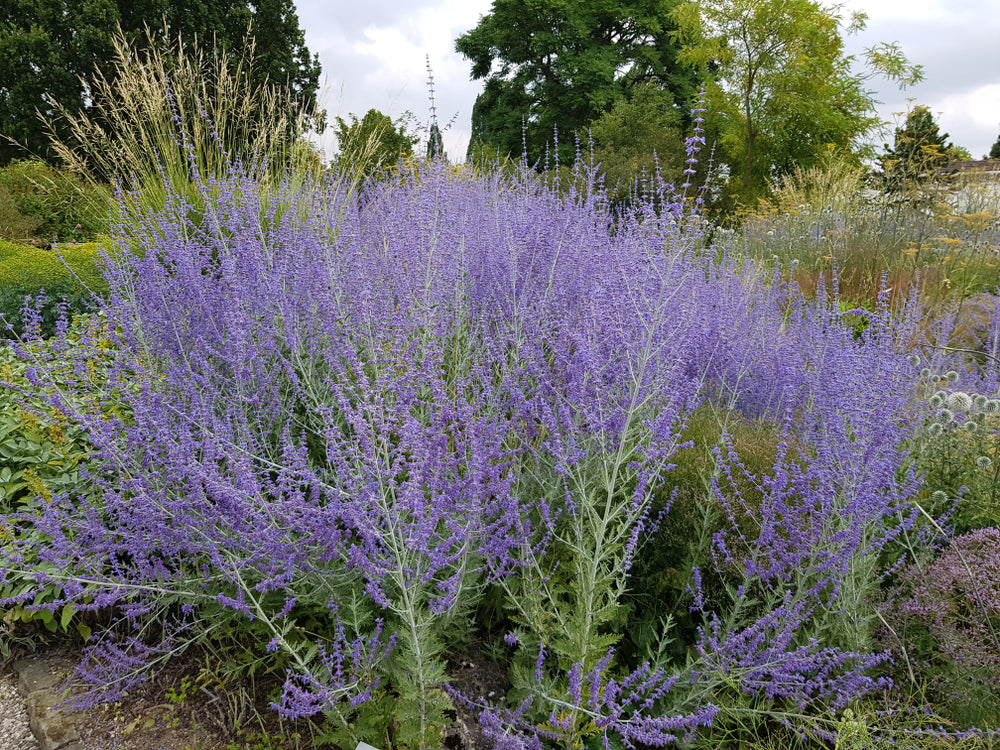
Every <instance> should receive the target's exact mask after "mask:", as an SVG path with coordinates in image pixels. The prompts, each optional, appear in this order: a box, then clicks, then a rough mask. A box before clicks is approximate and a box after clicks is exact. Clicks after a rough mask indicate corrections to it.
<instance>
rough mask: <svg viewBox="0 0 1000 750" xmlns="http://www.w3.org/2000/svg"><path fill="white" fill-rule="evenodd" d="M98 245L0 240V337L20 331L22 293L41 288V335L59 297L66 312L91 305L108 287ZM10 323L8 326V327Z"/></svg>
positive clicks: (56, 310)
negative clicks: (35, 244)
mask: <svg viewBox="0 0 1000 750" xmlns="http://www.w3.org/2000/svg"><path fill="white" fill-rule="evenodd" d="M101 247H102V246H101V244H99V243H96V242H88V243H86V244H83V245H60V246H58V247H57V248H54V249H52V250H43V249H41V248H37V247H32V246H31V245H18V244H15V243H13V242H6V241H4V240H0V316H2V317H3V332H2V334H0V335H2V336H5V337H10V336H12V335H13V334H18V335H20V334H21V333H23V328H24V319H23V312H22V307H23V306H24V300H25V297H26V296H31V297H37V296H38V295H39V294H40V293H42V292H43V291H44V294H45V298H46V301H45V303H44V304H43V305H42V307H41V313H42V335H44V336H48V335H51V334H52V332H53V331H54V329H55V322H56V320H57V319H58V317H59V308H58V305H59V303H60V302H61V301H62V300H63V299H64V298H65V300H66V304H67V312H68V313H70V314H73V313H78V312H84V311H86V310H89V309H92V308H93V307H94V306H95V305H96V304H98V303H99V297H100V295H103V294H105V293H106V292H107V289H108V286H107V283H106V282H105V280H104V277H103V276H102V275H101V272H100V256H101ZM8 326H13V329H10V328H8Z"/></svg>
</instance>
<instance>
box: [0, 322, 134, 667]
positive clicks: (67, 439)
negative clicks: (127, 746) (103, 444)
mask: <svg viewBox="0 0 1000 750" xmlns="http://www.w3.org/2000/svg"><path fill="white" fill-rule="evenodd" d="M112 359H113V357H112V352H111V350H110V348H109V342H108V338H107V328H106V320H105V319H104V318H103V317H102V316H100V315H95V316H92V317H91V316H79V317H78V318H77V319H76V320H75V321H74V322H73V324H72V325H71V326H69V327H68V328H66V329H65V330H64V335H63V336H62V337H60V338H54V339H51V340H48V341H45V340H35V341H31V342H28V343H24V344H20V345H18V344H14V345H11V344H8V345H6V346H0V381H2V387H0V467H2V468H0V511H2V513H3V515H4V516H5V517H6V519H7V520H6V521H3V522H0V543H2V544H11V543H23V544H24V545H25V549H27V550H28V554H27V555H26V557H25V559H23V560H21V561H19V563H18V570H17V571H8V572H7V576H6V580H5V585H4V586H3V587H2V589H0V597H2V598H3V599H6V600H9V601H12V603H11V604H9V605H7V606H5V607H3V608H0V620H2V624H0V631H2V630H6V632H5V633H4V638H3V639H0V650H2V651H3V653H4V655H5V656H9V653H6V651H7V646H8V645H9V642H10V639H14V640H16V639H18V638H24V637H27V636H26V635H25V634H24V633H23V632H21V631H25V630H26V629H25V626H26V625H29V626H30V625H39V624H40V625H42V626H44V628H45V629H46V631H48V632H53V633H54V632H57V631H59V630H62V631H64V632H65V631H67V630H70V631H71V632H72V631H75V632H78V633H79V634H80V635H81V636H82V637H84V638H86V637H88V636H89V634H90V632H91V630H90V626H89V625H88V624H87V623H86V622H85V621H83V620H81V619H80V618H79V617H76V616H75V614H76V607H75V606H73V604H72V603H65V605H64V606H58V605H54V604H53V605H52V606H50V607H49V608H45V607H38V606H36V605H39V604H42V603H46V604H52V603H55V602H58V600H59V598H60V594H61V586H60V585H59V584H58V583H56V582H51V581H50V582H48V583H46V584H44V585H43V586H42V587H41V590H39V586H38V583H37V581H36V580H35V577H34V576H33V575H32V572H31V571H30V570H29V569H28V568H30V566H31V565H33V564H35V563H37V562H38V556H37V550H39V549H40V548H41V547H42V546H43V545H45V544H48V543H50V542H51V537H50V536H49V535H48V534H47V533H46V532H45V531H44V530H43V529H41V528H39V527H36V526H34V525H32V524H26V523H24V522H23V521H18V520H14V519H19V518H23V517H24V516H28V517H31V516H34V515H38V514H40V513H41V512H42V508H44V507H45V506H46V505H47V504H51V503H53V502H56V501H58V499H59V498H60V497H64V496H67V495H70V496H80V495H84V494H85V493H86V492H87V488H88V486H89V477H90V476H91V475H92V474H93V473H95V472H97V471H99V464H98V463H97V462H95V461H94V460H93V458H94V457H93V453H94V449H93V446H92V445H91V444H90V442H89V441H88V439H87V436H86V432H85V430H84V428H83V426H82V425H81V424H80V423H79V422H78V421H77V420H76V419H75V418H74V415H75V414H76V413H79V412H83V413H92V412H93V411H94V410H95V409H96V410H98V411H99V413H104V414H105V416H109V417H110V416H115V417H119V418H120V417H123V416H124V414H125V412H124V411H123V408H122V404H121V403H120V402H117V403H116V400H115V399H114V398H113V397H112V394H111V393H110V392H109V391H108V389H107V380H108V369H109V366H110V364H111V362H112ZM39 372H42V373H44V376H45V382H42V381H41V380H40V379H39V375H38V373H39ZM56 397H57V398H58V400H59V401H60V402H61V405H60V406H56V405H55V403H54V401H55V398H56ZM102 408H103V409H106V410H107V411H106V412H100V410H101V409H102ZM71 626H72V627H71ZM29 632H30V631H29Z"/></svg>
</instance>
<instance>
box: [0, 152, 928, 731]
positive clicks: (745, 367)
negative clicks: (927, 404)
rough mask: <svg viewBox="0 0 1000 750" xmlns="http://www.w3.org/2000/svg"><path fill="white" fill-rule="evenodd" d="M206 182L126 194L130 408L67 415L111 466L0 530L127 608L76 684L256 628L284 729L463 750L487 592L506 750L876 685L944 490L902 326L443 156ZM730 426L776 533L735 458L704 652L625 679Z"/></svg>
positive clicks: (685, 235) (537, 185)
mask: <svg viewBox="0 0 1000 750" xmlns="http://www.w3.org/2000/svg"><path fill="white" fill-rule="evenodd" d="M198 189H199V190H202V191H203V192H202V193H200V194H199V195H200V198H199V200H200V201H203V202H204V203H205V205H206V206H207V207H208V208H207V210H205V211H198V212H192V211H191V206H190V205H189V204H188V197H190V196H189V193H188V192H187V191H172V190H171V189H170V187H169V186H168V188H167V193H168V195H167V199H166V201H165V202H164V204H163V206H162V208H156V209H155V210H151V209H150V208H149V207H148V204H143V203H142V202H141V201H130V200H127V199H126V200H123V202H122V206H121V211H120V221H121V226H120V227H119V234H120V235H121V236H120V238H119V241H120V249H119V250H118V251H116V252H114V253H112V254H111V255H110V256H109V258H108V262H107V264H106V266H107V271H106V273H107V277H108V282H109V286H110V290H111V291H110V295H109V301H108V304H107V306H106V310H105V313H106V315H107V319H108V336H109V338H110V340H111V342H112V343H113V354H108V353H107V352H106V351H105V352H103V353H102V356H103V357H105V358H108V357H110V358H111V362H110V364H108V366H107V370H108V380H107V384H106V385H105V386H103V388H104V392H105V395H104V396H103V397H100V395H99V394H98V395H95V398H99V399H100V398H103V399H104V401H101V402H100V403H99V404H98V405H102V404H103V405H112V404H111V402H112V401H113V402H114V403H113V405H114V407H115V408H114V409H110V408H107V409H97V410H89V409H76V410H74V411H73V412H72V415H73V418H74V419H75V420H76V421H77V422H78V423H79V424H80V425H81V428H82V429H84V430H85V431H86V434H87V439H88V440H89V442H90V444H91V445H93V446H94V450H95V454H94V456H95V458H94V460H95V461H96V464H95V468H94V469H93V470H91V471H90V472H89V473H88V476H86V477H85V478H84V482H83V483H82V484H81V488H80V489H79V490H76V489H67V490H66V491H64V492H62V493H61V494H56V493H53V497H52V499H51V502H47V503H45V504H40V505H39V509H38V512H34V513H15V514H12V515H9V516H8V518H7V521H6V522H7V523H8V524H10V525H12V526H13V527H15V528H19V529H33V530H35V531H37V532H38V533H41V534H44V535H45V536H46V538H48V539H50V540H51V542H50V543H49V544H48V545H46V546H45V547H44V548H43V549H37V548H36V547H35V546H32V540H33V539H35V538H37V536H34V535H33V534H27V533H25V534H22V535H14V538H13V539H12V540H11V542H10V543H9V544H8V545H6V546H5V548H4V550H3V553H2V554H3V558H2V565H0V572H2V575H3V577H4V582H5V583H6V582H8V581H10V580H12V579H13V578H15V577H16V578H17V580H18V581H22V580H24V579H25V576H28V577H29V579H33V580H34V581H35V582H36V584H37V586H38V587H39V588H43V587H44V586H46V585H48V584H50V583H52V582H53V581H56V582H58V584H59V585H60V587H61V591H62V597H61V599H60V600H59V601H58V602H54V603H51V604H50V603H46V604H44V605H39V606H44V607H53V608H54V607H56V606H65V605H68V604H72V605H73V606H75V607H77V608H79V609H93V610H96V609H102V610H104V611H108V612H111V613H113V616H112V621H113V622H112V627H111V628H109V630H108V631H107V632H106V633H101V634H95V636H94V639H93V642H92V646H91V647H90V649H89V650H90V660H89V661H88V663H87V664H86V665H85V666H84V667H83V668H82V669H81V676H84V677H89V678H90V679H91V680H92V681H95V682H96V683H97V684H98V686H99V687H102V688H104V689H105V697H113V696H114V695H115V694H116V693H117V692H120V691H121V690H122V689H125V688H126V687H128V686H129V685H131V684H133V683H134V682H135V681H136V680H137V679H140V678H141V677H142V676H143V675H144V674H145V673H146V672H148V671H149V670H150V668H151V667H154V666H156V665H157V664H160V663H162V662H163V661H164V660H166V659H168V658H170V656H172V655H173V654H175V653H177V652H179V651H180V650H183V649H184V648H186V647H188V646H190V645H191V644H195V643H205V642H211V641H212V639H217V638H223V637H225V634H227V633H229V634H232V633H234V632H235V633H236V634H238V636H239V637H242V638H243V639H244V640H247V641H249V642H251V643H253V644H254V646H253V648H254V653H255V658H257V659H259V660H260V661H261V662H263V663H267V664H268V665H269V666H270V668H271V669H273V670H275V671H279V672H282V673H284V675H285V685H284V690H283V693H282V695H281V696H280V697H279V698H278V699H276V701H275V707H276V709H277V710H278V711H280V712H281V713H282V714H284V715H286V716H305V715H309V716H314V715H323V716H325V717H326V719H327V720H328V722H329V724H330V725H331V726H332V727H333V730H332V734H331V736H334V735H335V736H336V741H337V742H338V743H339V744H343V743H345V742H348V741H349V740H353V741H356V740H361V739H364V740H366V741H369V742H377V743H384V744H385V745H386V746H397V747H404V746H405V747H421V748H425V747H437V746H438V745H439V744H440V741H441V737H442V732H443V730H444V727H445V724H446V723H447V721H448V720H449V710H450V708H451V707H452V703H453V701H454V700H458V699H464V698H461V697H460V696H457V695H455V694H454V692H453V691H449V690H448V687H449V686H448V682H449V678H448V670H447V657H448V656H449V655H451V654H450V653H449V648H450V646H451V645H452V644H454V643H456V642H460V640H461V638H462V637H463V636H465V635H466V634H467V631H468V630H469V628H470V627H471V623H472V621H473V617H472V615H473V614H474V613H475V612H476V610H477V607H479V605H480V604H481V602H482V598H483V595H484V592H485V591H486V590H487V588H489V589H490V590H491V591H499V592H501V594H502V596H501V598H502V600H503V608H504V610H505V612H506V613H508V615H509V617H510V619H511V623H512V624H511V629H510V631H509V632H508V634H507V635H508V637H507V639H506V640H507V643H508V644H509V646H508V647H509V648H510V649H511V653H512V655H510V656H509V664H508V665H509V666H510V667H511V670H512V672H513V677H514V683H515V686H516V689H515V692H514V693H513V694H512V695H511V696H510V703H509V704H500V705H492V706H484V713H483V718H482V722H483V726H484V730H485V731H487V733H490V734H492V735H493V736H494V738H495V739H496V740H497V741H499V742H510V743H514V744H513V745H512V746H516V745H518V744H519V743H520V744H523V745H526V746H535V747H537V746H541V745H545V744H558V745H560V746H563V747H567V748H570V747H578V746H579V745H580V744H581V743H585V742H591V741H596V740H597V739H598V738H599V739H600V740H601V741H602V742H604V743H606V745H607V743H611V742H612V741H614V742H617V741H619V740H621V741H623V742H625V743H627V744H634V743H637V742H641V743H643V744H647V745H663V744H668V743H671V742H674V741H676V740H678V739H680V738H682V737H685V736H690V735H693V734H694V733H696V732H698V731H706V729H705V728H706V727H708V726H710V725H711V724H712V723H713V721H717V720H718V719H719V716H720V715H722V716H725V715H726V714H725V710H726V706H725V705H721V704H722V703H723V701H724V700H729V699H730V698H732V695H733V694H739V695H752V696H765V697H767V698H769V699H773V700H775V701H785V702H787V703H792V704H800V705H805V704H806V703H817V702H822V703H827V704H830V705H832V706H835V707H842V706H846V705H848V704H849V703H850V702H851V701H852V700H853V699H854V698H856V697H858V696H861V695H863V694H864V693H866V692H868V691H871V690H873V689H876V688H878V687H880V686H881V684H882V683H880V682H878V681H877V679H876V678H874V677H872V676H870V674H869V669H870V667H872V666H873V665H874V664H876V663H877V662H879V660H880V659H882V658H883V656H882V655H881V654H877V653H873V652H872V651H871V650H870V648H869V644H868V641H867V632H868V619H867V618H868V616H869V613H868V611H867V609H866V597H867V593H868V591H869V590H870V587H871V585H872V581H873V580H875V578H876V577H877V574H876V565H877V555H878V553H879V551H880V550H881V549H882V548H883V547H884V546H885V545H886V544H887V543H888V542H889V541H891V540H892V539H893V538H894V537H895V535H896V534H897V533H899V530H900V529H902V528H905V526H906V524H907V523H908V520H907V519H908V516H907V513H908V508H907V506H906V501H907V499H908V497H909V496H910V495H911V494H912V493H913V491H914V488H915V483H914V478H913V476H912V475H910V474H907V472H906V471H905V470H902V471H901V470H900V467H901V465H903V464H904V463H905V455H904V454H905V444H906V439H907V438H908V436H909V430H910V429H911V427H912V425H911V422H910V420H909V418H908V416H907V410H906V406H907V397H908V394H909V393H910V392H911V390H912V376H913V368H912V367H911V366H909V365H907V364H906V363H905V361H904V360H903V359H902V358H901V357H900V356H899V355H898V354H897V352H896V351H895V346H896V340H895V339H893V338H892V336H891V335H890V334H891V331H889V328H888V324H886V325H884V326H883V325H882V324H881V323H879V319H877V316H875V317H876V319H875V320H873V321H872V323H871V324H870V325H869V327H868V329H866V332H865V336H864V337H863V338H862V339H861V340H856V339H855V337H854V336H853V335H852V334H851V331H850V330H848V329H847V327H846V326H844V325H843V322H842V320H840V319H838V315H839V313H837V312H836V310H835V309H833V308H831V307H829V306H827V307H824V306H822V305H820V306H812V305H807V304H805V303H804V302H803V301H802V300H801V297H800V296H796V294H795V292H794V289H792V288H791V287H789V286H788V285H783V284H781V283H774V284H768V283H767V280H766V279H762V278H761V276H760V274H759V273H758V272H757V270H756V269H755V268H754V267H752V266H750V265H744V264H737V263H734V262H733V261H731V260H730V259H729V257H728V255H727V254H726V251H725V248H722V249H719V252H715V250H714V249H713V251H712V252H704V251H703V250H702V249H700V245H701V244H702V240H703V237H702V236H701V235H700V232H701V230H702V229H703V227H704V222H703V220H702V219H701V218H699V216H698V215H697V214H695V215H694V216H693V217H692V216H691V214H689V213H688V211H687V209H686V208H685V201H684V200H678V199H677V198H676V197H674V198H670V199H667V198H668V197H669V196H664V195H661V196H659V197H658V199H657V201H656V202H655V208H656V210H653V205H652V204H650V205H647V206H645V207H644V206H643V205H641V204H640V205H638V206H637V207H636V208H635V209H634V210H633V211H632V212H622V213H620V214H618V215H617V216H611V215H610V214H609V213H608V212H607V211H606V210H605V209H604V208H602V204H601V201H600V198H599V196H598V195H597V194H594V193H588V192H586V191H584V192H582V193H577V192H574V191H573V190H570V191H568V193H567V194H565V195H562V194H559V193H556V192H554V191H552V190H550V189H548V188H546V187H545V186H544V184H543V183H542V182H541V181H539V180H537V179H535V178H534V177H532V176H530V175H529V174H527V173H526V172H525V173H520V174H516V175H509V174H502V175H501V174H497V175H493V176H490V175H480V174H476V173H474V172H472V171H468V170H462V169H458V170H456V169H453V168H452V167H450V166H449V165H446V164H442V163H440V160H436V161H429V162H427V163H416V164H414V166H413V168H412V169H411V170H410V171H406V172H403V173H401V174H398V175H396V177H395V178H394V179H393V180H387V181H383V182H380V183H379V184H378V185H375V186H373V187H372V188H371V189H369V190H368V191H367V192H365V193H364V194H363V195H361V196H357V195H354V194H350V193H348V192H347V191H344V190H341V189H339V188H338V186H337V185H336V184H334V183H311V184H308V185H302V184H298V185H295V186H286V187H285V188H284V190H285V191H286V192H285V193H283V194H282V198H281V200H273V193H269V194H268V195H267V196H264V192H265V191H263V190H261V187H260V185H259V184H258V183H257V182H256V181H255V179H254V178H252V177H251V176H249V175H248V174H247V173H246V172H241V171H240V170H239V169H238V168H237V167H234V168H232V169H231V170H230V171H229V172H228V173H227V174H226V175H225V176H223V177H222V178H219V179H215V180H213V181H211V185H207V184H202V185H201V186H200V187H199V188H198ZM144 205H146V207H143V206H144ZM287 206H294V207H296V208H297V209H298V210H285V209H284V208H283V207H287ZM193 217H200V219H199V220H195V219H194V218H193ZM883 329H884V330H883ZM95 346H96V344H95ZM85 354H86V353H84V354H83V355H80V356H85ZM25 356H26V357H28V356H30V353H28V352H25ZM74 356H76V355H75V354H74ZM37 377H38V379H39V381H40V382H41V381H42V380H44V379H45V378H46V373H45V369H44V368H42V367H39V368H38V374H37ZM108 394H113V398H112V396H111V395H108ZM51 399H53V400H60V399H63V393H62V392H60V391H56V392H55V393H53V394H52V395H51ZM63 401H66V403H70V402H69V401H68V400H66V399H63ZM61 402H62V401H61ZM701 403H705V404H706V405H707V406H711V407H712V408H713V409H716V410H719V411H720V412H725V411H727V410H737V411H739V412H740V413H741V415H742V416H743V418H746V419H758V418H760V419H769V420H772V421H774V422H776V423H777V424H778V425H779V426H780V429H781V430H782V432H781V435H782V439H781V444H780V446H779V450H778V452H777V456H776V459H775V461H774V462H773V467H772V468H771V469H770V470H769V472H768V473H767V474H766V475H762V476H753V477H752V478H751V480H752V482H754V483H755V484H757V485H759V487H760V488H761V492H760V493H759V495H760V498H761V499H760V500H759V507H756V508H754V509H753V512H752V513H748V512H746V508H744V507H741V498H740V496H739V493H738V492H737V490H738V488H739V487H740V486H741V482H740V481H739V476H740V474H741V472H743V473H746V470H745V468H744V467H743V464H742V461H741V459H740V457H739V455H738V453H737V452H736V451H735V450H734V449H733V444H732V443H731V442H727V440H728V438H727V437H726V436H725V434H724V435H723V439H722V441H721V442H720V445H719V446H718V449H717V451H716V453H715V459H714V463H713V472H712V475H711V476H709V477H706V485H705V494H704V497H703V498H702V500H703V502H704V503H705V506H706V508H707V511H706V517H710V518H711V522H712V524H713V526H712V533H709V534H708V535H707V536H708V538H709V539H710V542H709V547H710V549H709V550H708V557H707V558H706V561H707V562H706V564H707V566H709V567H711V568H712V570H708V569H707V568H706V569H705V570H699V569H694V570H692V571H691V581H690V598H689V599H688V600H687V601H686V602H685V606H686V607H688V608H690V609H691V611H692V612H693V613H694V614H693V616H694V617H695V619H696V621H697V622H698V624H699V625H700V631H699V634H698V635H697V637H696V638H695V639H694V640H693V642H691V643H688V644H686V645H687V646H689V647H690V648H684V649H682V652H683V654H684V656H683V657H682V658H680V659H668V658H663V659H656V660H650V661H646V662H639V661H637V660H635V659H621V658H619V657H618V655H617V654H616V652H615V650H614V648H615V646H616V644H617V642H618V640H619V639H620V637H621V626H620V620H621V618H622V617H624V616H625V613H626V612H627V609H626V608H625V607H624V606H623V603H624V598H625V595H626V593H627V592H628V590H629V586H630V575H631V567H632V562H633V561H634V559H635V557H636V555H637V554H640V551H641V549H642V545H643V544H649V543H654V542H655V543H668V542H669V540H665V541H664V540H660V541H656V536H655V535H656V533H657V528H658V527H657V523H656V521H657V517H656V516H654V515H653V513H652V511H653V501H654V498H655V496H656V493H657V492H658V490H659V488H660V486H661V485H662V483H663V481H664V477H665V476H667V475H668V474H669V472H670V471H671V469H672V462H673V460H674V458H675V456H676V453H677V451H678V449H679V448H680V446H682V445H683V444H684V442H685V430H686V425H687V420H688V417H689V415H690V414H691V412H692V410H693V409H694V408H696V406H698V405H699V404H701ZM793 444H794V445H795V446H797V448H796V450H794V451H792V450H789V449H788V446H790V445H793ZM659 511H660V509H659V508H658V509H657V513H659ZM667 512H668V511H667ZM709 575H711V576H714V577H715V580H718V581H721V582H722V587H721V589H719V590H717V591H715V590H713V591H708V590H706V588H705V587H703V586H700V585H699V580H704V578H705V577H708V576H709ZM30 595H31V592H22V593H21V594H19V596H18V597H17V600H18V601H19V602H20V601H25V600H26V599H25V597H27V596H30ZM0 603H3V602H0ZM662 614H663V619H664V621H667V620H669V616H670V614H671V613H670V612H666V611H665V612H663V613H662ZM305 621H308V622H310V623H312V625H311V626H310V628H309V629H305V628H302V627H301V623H302V622H305ZM666 637H669V634H664V638H666ZM508 665H505V666H508ZM727 695H728V696H729V698H726V696H727ZM376 716H377V717H378V718H379V720H380V721H381V724H379V723H378V722H376V721H375V720H374V719H375V717H376Z"/></svg>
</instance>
